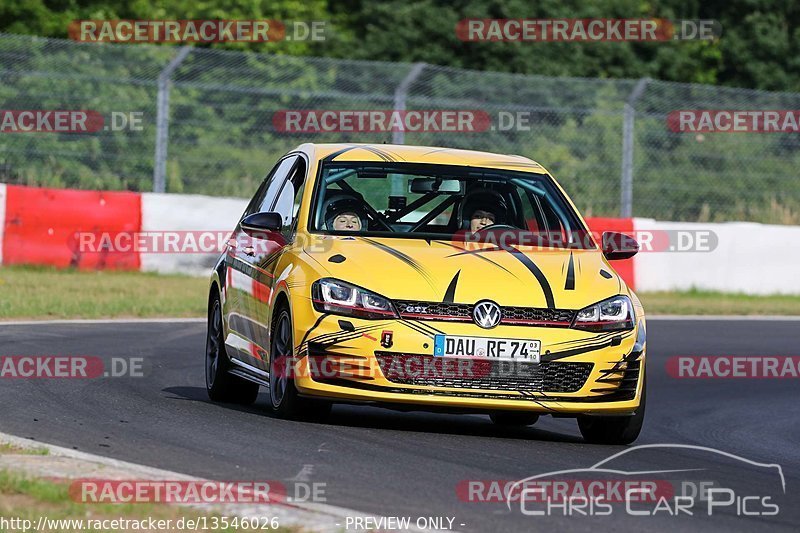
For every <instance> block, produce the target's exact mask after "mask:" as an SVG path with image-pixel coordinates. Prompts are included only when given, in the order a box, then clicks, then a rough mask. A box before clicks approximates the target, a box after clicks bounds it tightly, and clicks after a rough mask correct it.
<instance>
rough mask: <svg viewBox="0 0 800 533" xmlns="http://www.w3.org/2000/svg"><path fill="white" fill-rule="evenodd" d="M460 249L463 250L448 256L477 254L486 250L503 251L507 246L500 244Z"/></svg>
mask: <svg viewBox="0 0 800 533" xmlns="http://www.w3.org/2000/svg"><path fill="white" fill-rule="evenodd" d="M456 248H458V247H456ZM459 249H460V250H461V252H459V253H457V254H450V255H448V256H447V257H457V256H459V255H477V254H482V253H484V252H502V251H503V250H505V248H500V247H499V246H495V247H494V248H479V249H477V250H464V249H463V248H459Z"/></svg>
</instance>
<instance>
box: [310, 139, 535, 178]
mask: <svg viewBox="0 0 800 533" xmlns="http://www.w3.org/2000/svg"><path fill="white" fill-rule="evenodd" d="M298 150H307V151H308V152H310V153H312V154H314V156H315V158H316V159H325V158H330V160H332V161H336V162H354V161H369V162H378V163H427V164H438V165H457V166H469V167H483V168H497V169H504V170H519V171H523V172H535V173H545V172H547V171H546V170H545V169H544V167H542V166H541V165H540V164H539V163H537V162H536V161H533V160H531V159H528V158H527V157H522V156H520V155H509V154H494V153H491V152H478V151H475V150H461V149H458V148H444V147H440V146H410V145H399V144H358V143H347V144H344V143H342V144H313V143H308V144H303V145H301V146H299V147H298Z"/></svg>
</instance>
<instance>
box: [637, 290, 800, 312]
mask: <svg viewBox="0 0 800 533" xmlns="http://www.w3.org/2000/svg"><path fill="white" fill-rule="evenodd" d="M636 294H637V296H639V298H640V299H641V300H642V305H644V309H645V311H646V312H647V314H648V315H800V296H788V295H770V296H751V295H747V294H726V293H721V292H711V291H699V290H691V291H686V292H643V293H636Z"/></svg>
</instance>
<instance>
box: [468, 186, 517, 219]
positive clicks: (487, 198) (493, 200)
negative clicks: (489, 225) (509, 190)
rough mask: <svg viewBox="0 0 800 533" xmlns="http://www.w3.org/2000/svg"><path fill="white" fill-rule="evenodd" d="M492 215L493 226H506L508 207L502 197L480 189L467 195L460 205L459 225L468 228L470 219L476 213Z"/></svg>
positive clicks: (495, 192)
mask: <svg viewBox="0 0 800 533" xmlns="http://www.w3.org/2000/svg"><path fill="white" fill-rule="evenodd" d="M478 212H481V213H480V214H485V213H489V214H490V215H493V220H494V223H495V224H506V223H507V221H506V217H507V214H508V207H507V204H506V201H505V199H504V198H503V195H501V194H500V193H499V192H497V191H492V190H489V189H480V190H477V191H473V192H471V193H468V194H467V195H466V196H465V197H464V201H463V202H462V204H461V223H462V226H463V227H464V228H469V223H470V219H471V218H472V217H473V215H475V214H476V213H478Z"/></svg>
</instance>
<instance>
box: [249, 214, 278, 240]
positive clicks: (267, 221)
mask: <svg viewBox="0 0 800 533" xmlns="http://www.w3.org/2000/svg"><path fill="white" fill-rule="evenodd" d="M240 225H241V227H242V231H243V232H245V233H246V234H247V235H249V236H250V237H254V238H256V239H269V233H270V232H273V231H280V229H281V227H283V218H282V217H281V214H280V213H276V212H274V211H270V212H268V213H253V214H252V215H247V216H246V217H244V219H242V222H241V224H240Z"/></svg>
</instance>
